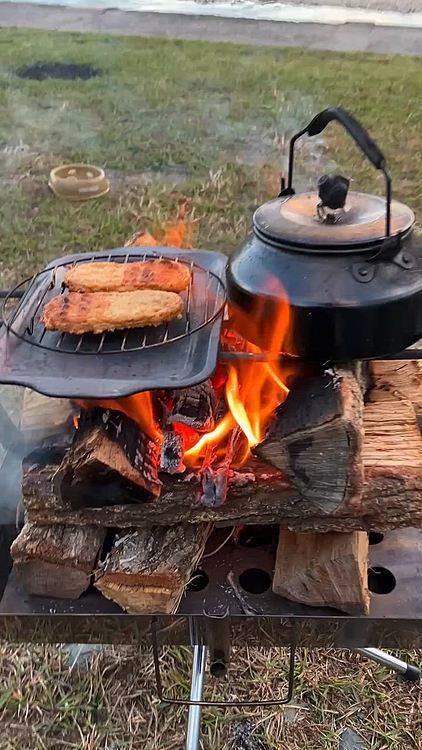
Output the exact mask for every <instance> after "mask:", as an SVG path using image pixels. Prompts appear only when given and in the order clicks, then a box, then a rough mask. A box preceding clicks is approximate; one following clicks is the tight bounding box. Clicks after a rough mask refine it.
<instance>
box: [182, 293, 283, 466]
mask: <svg viewBox="0 0 422 750" xmlns="http://www.w3.org/2000/svg"><path fill="white" fill-rule="evenodd" d="M278 298H279V299H280V303H279V305H278V311H277V315H276V319H275V321H272V326H273V328H272V333H271V336H270V341H269V346H268V349H267V352H268V360H269V361H268V362H251V361H248V360H241V359H239V360H237V361H236V360H234V362H233V364H228V365H227V380H226V384H225V398H226V402H227V406H228V408H229V412H228V413H227V414H226V415H225V416H224V417H223V418H222V419H221V420H220V422H219V423H218V424H217V425H216V427H215V429H214V430H213V431H212V432H209V433H207V434H206V435H204V436H203V437H202V438H200V440H198V442H197V443H196V444H195V445H194V446H193V447H192V448H191V449H189V450H188V451H186V453H185V459H187V461H188V463H190V464H194V465H195V463H196V462H197V461H198V459H199V458H200V457H203V456H204V453H205V452H206V450H208V449H209V448H210V446H214V447H221V446H222V447H224V446H225V444H226V443H227V438H228V436H229V434H230V433H231V431H232V430H233V428H234V427H235V426H238V427H239V428H240V429H241V430H242V432H243V434H244V436H245V440H246V448H247V450H244V451H243V455H242V458H241V459H239V456H238V455H237V456H236V460H237V462H238V463H242V462H243V461H244V460H245V459H246V458H247V456H248V455H249V450H248V449H249V448H253V447H254V446H256V445H258V443H260V442H261V441H262V440H263V439H264V437H265V429H266V426H267V424H268V421H269V419H270V417H271V414H272V413H273V412H274V410H275V408H276V407H277V406H278V405H279V404H280V403H282V402H283V401H284V399H285V398H286V395H287V394H288V392H289V389H288V388H287V386H286V385H285V383H284V380H283V373H282V370H281V366H280V364H279V362H278V355H279V353H280V352H281V351H282V349H283V342H284V340H285V337H286V334H287V330H288V327H289V323H290V306H289V303H288V300H287V298H286V295H285V294H284V291H281V293H279V294H278ZM260 312H261V314H262V315H263V310H261V311H260ZM259 320H260V313H259V311H258V312H256V313H255V316H254V320H253V321H250V322H251V325H255V324H256V323H257V321H258V325H259ZM254 337H255V339H256V335H255V334H254ZM233 338H234V339H235V337H233ZM235 340H236V339H235ZM235 348H236V347H235ZM246 351H248V352H250V353H251V354H259V353H261V351H262V350H261V349H260V348H259V347H258V346H256V345H255V344H251V343H247V345H246Z"/></svg>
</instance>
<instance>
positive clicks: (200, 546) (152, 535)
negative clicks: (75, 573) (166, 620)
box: [95, 524, 210, 614]
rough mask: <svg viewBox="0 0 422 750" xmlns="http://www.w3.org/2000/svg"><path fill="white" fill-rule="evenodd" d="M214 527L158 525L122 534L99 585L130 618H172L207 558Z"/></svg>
mask: <svg viewBox="0 0 422 750" xmlns="http://www.w3.org/2000/svg"><path fill="white" fill-rule="evenodd" d="M209 531H210V526H209V525H208V524H202V525H199V526H192V525H184V526H182V525H179V526H172V527H170V528H167V527H163V526H155V527H152V528H146V529H142V530H137V531H131V532H130V533H124V532H120V533H119V534H117V536H116V537H115V539H114V542H113V546H112V548H111V551H110V552H109V554H108V555H107V557H106V559H105V560H104V562H102V563H100V564H99V566H98V568H97V570H96V573H95V586H96V588H97V589H99V591H101V593H102V594H104V596H106V597H107V598H108V599H112V600H113V601H114V602H116V603H117V604H119V605H120V607H122V609H124V610H125V611H126V612H130V613H132V614H172V613H173V612H175V611H176V610H177V608H178V606H179V603H180V600H181V598H182V596H183V592H184V590H185V588H186V586H187V584H188V583H189V580H190V577H191V574H192V572H193V571H194V570H195V567H196V565H197V563H198V561H199V560H200V558H201V557H202V555H203V552H204V549H205V545H206V542H207V538H208V534H209Z"/></svg>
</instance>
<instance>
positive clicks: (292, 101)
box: [0, 29, 422, 750]
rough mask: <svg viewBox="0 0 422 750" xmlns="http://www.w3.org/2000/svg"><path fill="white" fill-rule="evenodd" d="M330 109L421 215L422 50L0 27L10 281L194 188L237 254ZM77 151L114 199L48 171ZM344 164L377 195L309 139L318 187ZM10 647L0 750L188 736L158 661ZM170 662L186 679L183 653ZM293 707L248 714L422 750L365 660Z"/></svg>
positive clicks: (337, 661)
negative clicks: (291, 152) (37, 76)
mask: <svg viewBox="0 0 422 750" xmlns="http://www.w3.org/2000/svg"><path fill="white" fill-rule="evenodd" d="M35 63H50V64H52V63H64V64H81V63H86V64H87V65H91V66H92V67H93V68H95V70H96V72H97V73H99V75H96V76H95V77H93V78H90V79H88V80H80V79H75V80H58V79H52V78H47V79H45V80H31V79H28V78H21V77H19V75H18V72H19V71H20V72H21V71H22V68H24V67H25V66H28V65H33V64H35ZM329 104H341V105H343V106H344V107H346V108H348V109H350V110H351V111H352V112H353V113H354V114H355V115H356V116H357V117H358V118H360V119H362V121H363V123H364V124H365V125H366V126H367V127H368V128H369V130H370V131H371V133H372V134H373V136H374V137H375V138H376V139H377V140H378V141H379V143H380V145H381V146H382V148H383V149H384V150H385V153H386V156H387V158H388V162H389V165H390V168H391V171H392V174H393V178H394V185H395V194H396V196H397V197H401V198H402V199H404V200H405V201H407V202H408V203H409V204H410V205H411V206H413V208H415V209H416V210H419V211H420V212H421V214H420V215H422V160H421V159H420V153H421V152H422V128H421V122H422V66H421V61H420V58H418V59H416V58H415V59H411V58H405V57H389V56H385V57H381V56H364V55H345V54H328V53H323V52H321V53H318V52H312V53H311V52H305V51H302V50H290V49H289V50H285V51H283V50H279V49H277V50H272V49H267V48H265V49H264V48H253V47H238V46H235V45H228V44H224V45H223V44H221V45H217V44H202V43H196V42H179V41H171V40H165V41H162V40H148V39H135V38H124V39H120V38H118V37H104V36H93V35H82V34H53V33H51V32H49V33H47V32H35V31H30V32H26V31H13V30H12V31H10V30H4V29H3V30H0V105H1V106H0V187H1V191H2V193H1V199H0V215H1V229H2V232H1V255H0V274H1V284H2V286H5V285H7V284H9V283H11V281H13V280H18V279H20V278H22V277H23V276H25V275H27V274H28V273H31V272H32V271H33V269H34V267H37V268H39V267H41V266H42V264H43V263H44V261H45V260H46V259H47V258H53V257H57V256H59V255H61V254H64V253H66V252H72V251H80V250H94V249H101V248H103V249H104V248H111V247H116V246H119V245H121V244H122V243H123V242H124V241H125V239H126V238H127V237H128V236H130V235H131V234H132V233H133V232H134V231H135V230H136V229H138V228H143V227H146V228H147V229H149V230H150V231H152V232H154V231H155V230H156V229H157V228H160V227H163V225H164V224H165V223H167V222H168V221H171V220H172V219H173V218H174V217H175V215H176V213H177V205H178V202H179V200H180V199H181V198H182V197H187V198H189V199H190V201H191V218H192V219H194V220H195V224H194V226H195V228H196V238H195V241H196V244H197V245H198V246H201V247H208V248H211V249H218V250H223V251H225V252H230V251H231V250H232V249H233V248H234V247H235V246H236V244H237V243H238V242H239V241H240V240H241V239H242V238H243V237H244V236H245V233H246V232H247V229H248V226H249V223H250V217H251V212H252V210H253V208H254V207H255V206H256V205H257V204H258V203H259V202H261V201H262V200H263V199H265V198H267V197H269V196H273V195H275V194H276V190H277V181H278V172H279V170H280V167H281V165H282V164H283V162H284V158H285V152H286V143H287V139H288V137H289V136H290V135H291V134H292V133H293V132H294V131H295V129H299V128H301V127H302V126H303V125H304V124H305V123H306V122H307V121H308V120H309V119H310V118H311V116H312V115H313V114H314V113H316V112H317V111H318V110H319V109H322V108H323V107H325V106H327V105H329ZM328 146H330V149H331V151H330V152H328V150H327V147H328ZM79 160H80V161H85V162H86V161H88V162H92V163H94V164H99V165H102V166H104V167H105V168H106V170H107V172H108V174H109V176H110V177H111V181H112V192H111V194H110V195H109V196H108V197H107V198H104V199H102V200H99V201H98V202H92V203H88V204H86V205H82V206H79V207H78V206H73V205H69V204H67V203H65V202H62V201H60V200H59V199H57V198H56V197H54V196H53V195H51V194H50V192H49V190H48V187H47V180H48V173H49V170H50V168H51V167H53V166H55V165H57V164H60V163H63V162H67V161H79ZM333 160H334V162H335V163H336V164H337V165H338V167H339V168H341V169H342V170H344V171H345V173H346V174H353V176H354V177H355V186H356V187H357V186H358V185H359V187H360V186H362V188H363V189H365V188H371V189H377V190H381V189H382V187H381V182H377V176H376V175H375V174H374V173H373V171H371V170H370V168H368V167H367V166H366V165H365V164H363V162H362V160H361V159H360V157H359V155H358V153H357V152H356V150H355V148H354V146H353V145H352V144H351V143H350V141H349V140H348V139H347V137H344V136H343V135H342V134H341V133H340V131H339V130H338V129H334V128H333V127H330V129H329V131H328V132H327V135H326V137H325V140H324V142H321V141H319V142H317V143H316V144H315V143H313V142H309V143H308V144H305V146H304V147H303V148H302V150H301V154H300V160H299V165H298V166H299V180H300V182H301V184H305V183H307V184H315V180H316V178H317V177H318V176H319V175H320V174H321V173H322V171H323V170H324V169H326V168H327V167H329V168H330V167H332V166H333ZM1 656H2V659H1V668H0V711H1V715H0V716H1V718H0V722H1V726H2V730H3V731H2V733H1V735H0V750H11V749H12V748H16V749H17V748H19V750H38V749H40V750H45V749H46V748H47V749H48V750H49V749H50V748H51V749H52V748H54V749H55V748H61V747H63V748H74V749H75V750H76V749H77V748H82V749H85V750H94V749H95V750H100V749H101V750H103V749H104V750H105V749H106V748H107V750H115V749H117V748H119V750H129V749H130V748H134V749H135V748H139V749H140V750H141V748H142V749H145V750H170V749H171V750H173V749H175V748H179V747H181V746H182V742H183V736H184V712H183V711H181V710H174V709H169V708H160V707H159V705H158V703H157V701H156V699H155V698H154V687H153V679H152V665H151V661H150V659H149V657H148V658H147V657H146V656H145V655H142V656H140V657H138V655H137V654H135V653H134V652H132V651H127V650H121V651H111V650H108V651H107V652H105V653H103V654H100V655H99V656H98V657H96V658H95V659H94V661H93V663H92V665H91V666H90V668H89V670H88V671H86V672H84V671H78V670H77V669H74V670H73V671H72V672H69V667H68V666H67V665H66V664H65V663H64V657H63V652H62V651H61V649H60V648H58V647H57V648H55V647H46V648H42V647H33V648H28V647H26V646H22V647H15V646H11V645H3V646H2V652H1ZM283 658H284V657H283V654H282V653H278V652H275V651H271V652H267V653H263V652H261V651H258V650H256V649H255V650H254V649H250V650H248V651H246V650H245V651H243V652H239V653H238V654H237V655H236V661H235V663H234V665H233V673H232V675H231V680H232V681H233V690H234V691H235V686H236V684H241V681H242V679H243V678H244V676H245V674H246V675H248V678H250V679H251V680H252V683H251V690H252V689H258V690H259V692H260V694H261V695H262V697H264V696H265V697H269V696H270V695H271V692H272V690H273V688H274V687H275V686H277V685H278V682H279V675H280V672H281V670H282V666H283ZM412 659H413V660H418V659H419V660H420V655H418V654H412ZM170 667H171V671H172V672H173V674H174V675H179V681H180V684H181V686H182V687H183V686H186V685H187V676H186V654H185V652H184V651H183V650H177V649H175V650H173V652H172V664H171V665H170ZM255 670H256V672H255ZM295 705H296V708H292V707H289V708H288V709H287V710H281V709H272V710H269V711H268V712H265V713H263V712H259V711H255V712H250V715H251V716H252V717H253V720H254V722H255V724H256V726H257V730H258V731H260V732H262V733H263V735H264V736H265V737H266V741H267V742H268V745H269V747H270V748H274V750H276V748H277V749H280V750H281V748H286V750H299V748H301V749H302V748H304V747H306V748H307V750H336V749H337V747H338V737H339V733H340V731H341V729H342V728H344V727H346V726H350V727H354V728H355V730H356V731H357V732H359V733H360V734H361V735H362V736H363V737H364V738H365V739H366V740H367V742H368V745H369V747H371V748H375V749H376V750H385V749H388V748H393V749H394V750H411V749H412V748H417V749H418V748H420V749H422V725H421V711H420V708H421V707H420V692H419V689H418V688H417V687H414V686H413V687H409V686H408V685H403V684H401V683H400V682H399V681H398V679H397V678H396V677H395V676H391V675H389V674H388V673H387V672H386V671H385V670H383V668H382V667H379V666H375V665H373V664H370V663H368V662H365V660H362V659H361V658H360V657H358V656H356V655H353V654H349V655H345V654H343V653H334V652H331V653H330V654H328V655H327V654H326V653H324V652H321V651H314V652H305V651H302V652H301V655H300V662H299V664H298V688H297V700H296V704H295ZM238 718H239V714H234V713H233V712H225V713H224V712H221V711H217V710H213V711H207V712H205V714H204V722H203V746H204V748H205V749H206V750H221V748H223V747H228V740H229V736H230V733H231V732H232V729H233V726H235V725H236V723H237V721H235V719H236V720H237V719H238Z"/></svg>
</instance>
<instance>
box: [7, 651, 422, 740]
mask: <svg viewBox="0 0 422 750" xmlns="http://www.w3.org/2000/svg"><path fill="white" fill-rule="evenodd" d="M1 656H2V660H1V677H0V679H1V687H0V712H1V713H0V716H1V718H0V722H1V726H2V729H3V732H2V736H1V738H0V748H1V750H12V748H13V750H15V749H16V750H18V748H19V750H38V749H39V750H45V749H46V748H47V749H48V750H49V749H50V748H74V749H75V750H76V749H77V748H80V750H100V749H101V750H117V748H118V750H138V749H139V750H175V749H176V748H182V747H183V738H184V731H185V725H184V720H185V712H184V709H181V708H177V709H176V708H172V707H163V706H161V705H160V704H159V702H158V700H157V698H156V697H155V683H154V676H153V668H152V661H151V658H150V656H149V654H145V653H138V652H137V651H136V650H135V649H129V648H122V649H106V650H104V651H103V652H100V653H99V654H96V655H95V656H94V657H93V658H92V660H91V661H90V663H89V665H88V668H87V669H82V668H73V670H72V669H69V666H68V663H67V662H66V660H65V655H64V652H63V650H62V649H60V647H55V646H46V647H41V646H38V647H31V648H29V647H27V646H19V647H11V646H9V647H3V648H2V652H1ZM408 657H409V658H411V659H413V660H414V661H415V660H417V658H418V655H417V654H414V653H413V654H408ZM419 658H420V655H419ZM164 667H165V670H166V679H167V680H169V681H170V682H176V683H177V689H178V691H179V695H183V696H186V695H187V690H188V669H189V657H188V651H187V650H186V649H175V648H173V649H169V650H168V652H167V653H166V656H165V663H164ZM284 671H285V653H284V651H282V650H276V649H273V650H269V651H261V650H257V649H241V650H240V649H238V650H236V651H235V653H234V656H233V662H232V668H231V670H230V679H229V681H224V682H222V683H219V682H218V683H214V684H213V683H212V682H209V683H208V689H207V697H208V698H214V699H215V698H216V697H217V696H219V697H220V696H224V697H226V698H228V697H231V698H233V697H243V698H245V697H246V695H248V694H249V696H250V697H252V696H254V697H255V696H258V697H260V698H267V699H268V698H270V697H274V696H275V695H277V694H280V693H281V692H283V691H284V689H285V686H284ZM296 676H297V689H296V695H295V700H294V703H293V704H292V705H289V706H288V707H287V708H277V707H276V708H272V709H271V708H270V709H268V710H267V711H261V710H258V709H254V710H250V711H248V712H247V714H246V713H245V712H242V711H237V710H236V711H235V710H233V709H231V710H228V711H225V712H223V711H221V710H219V709H211V710H208V711H205V712H204V714H203V723H202V746H203V750H222V748H226V747H231V745H232V743H231V736H232V733H233V730H234V728H235V727H236V724H237V722H238V721H239V719H240V718H243V717H244V716H245V715H247V716H249V717H250V718H251V719H252V723H253V727H254V731H255V732H256V733H257V735H258V736H262V738H263V739H264V740H265V742H266V744H267V745H268V748H271V749H274V750H276V749H277V750H279V749H281V748H285V750H299V749H303V748H306V749H307V750H336V749H337V747H338V739H339V735H340V733H341V730H342V729H343V728H344V727H350V728H354V730H355V731H356V732H357V733H358V734H359V735H360V736H361V737H362V738H363V739H365V740H366V742H367V745H368V747H371V748H376V749H377V750H386V749H387V748H394V750H411V748H414V749H417V750H419V749H420V748H422V715H421V692H420V688H419V687H417V686H414V685H409V684H406V683H401V682H400V681H399V680H398V678H397V677H396V676H394V675H392V674H390V673H388V672H387V671H386V670H384V669H383V668H382V667H380V666H374V665H373V664H372V663H369V662H368V661H366V660H365V659H363V658H361V657H360V656H358V655H355V654H351V653H346V652H340V651H331V652H322V651H320V650H316V651H305V650H301V651H300V652H299V659H298V663H297V675H296Z"/></svg>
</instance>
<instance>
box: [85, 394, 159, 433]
mask: <svg viewBox="0 0 422 750" xmlns="http://www.w3.org/2000/svg"><path fill="white" fill-rule="evenodd" d="M77 403H78V404H80V406H82V407H83V408H84V409H95V408H101V409H112V410H114V411H120V412H122V413H123V414H126V416H127V417H130V419H133V420H134V422H137V423H138V424H139V426H140V427H141V429H142V431H143V432H144V433H145V434H146V435H148V436H149V437H150V438H151V439H152V440H155V441H156V442H159V443H161V441H162V435H161V430H160V428H159V426H158V424H157V422H156V419H155V416H154V408H153V403H152V397H151V393H150V392H149V391H145V392H144V393H135V394H134V395H133V396H126V397H125V398H119V399H116V400H114V399H95V400H92V401H91V400H90V401H77Z"/></svg>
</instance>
